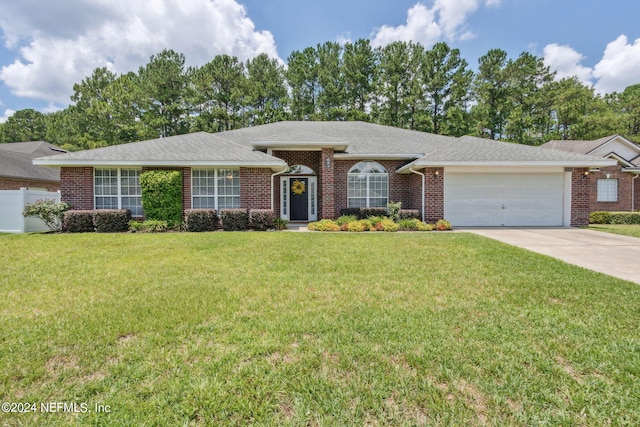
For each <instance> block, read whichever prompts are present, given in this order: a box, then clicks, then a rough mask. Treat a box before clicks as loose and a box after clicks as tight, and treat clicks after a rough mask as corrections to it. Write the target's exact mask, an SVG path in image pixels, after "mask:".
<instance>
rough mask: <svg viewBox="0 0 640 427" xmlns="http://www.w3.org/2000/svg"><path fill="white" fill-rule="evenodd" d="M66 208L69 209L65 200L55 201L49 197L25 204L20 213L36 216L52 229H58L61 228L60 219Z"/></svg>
mask: <svg viewBox="0 0 640 427" xmlns="http://www.w3.org/2000/svg"><path fill="white" fill-rule="evenodd" d="M67 210H69V205H68V204H67V203H65V202H56V201H55V200H51V199H48V200H37V201H35V202H34V203H30V204H28V205H26V206H25V207H24V210H23V211H22V215H23V216H25V217H30V216H35V217H38V218H40V219H41V220H42V222H44V223H45V224H46V225H47V227H49V228H50V229H52V230H53V231H60V230H62V219H63V217H64V213H65V211H67Z"/></svg>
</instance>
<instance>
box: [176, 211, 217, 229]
mask: <svg viewBox="0 0 640 427" xmlns="http://www.w3.org/2000/svg"><path fill="white" fill-rule="evenodd" d="M219 225H220V221H219V220H218V214H217V213H216V211H215V209H187V210H186V211H184V226H185V229H186V230H187V231H191V232H202V231H214V230H216V229H217V228H218V227H219Z"/></svg>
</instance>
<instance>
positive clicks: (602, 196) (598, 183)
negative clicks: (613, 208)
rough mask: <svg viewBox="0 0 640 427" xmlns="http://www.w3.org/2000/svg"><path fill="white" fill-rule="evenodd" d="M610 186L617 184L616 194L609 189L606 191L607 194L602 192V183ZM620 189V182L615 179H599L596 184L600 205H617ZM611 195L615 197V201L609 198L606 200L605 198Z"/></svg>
mask: <svg viewBox="0 0 640 427" xmlns="http://www.w3.org/2000/svg"><path fill="white" fill-rule="evenodd" d="M605 181H606V184H607V185H609V184H614V183H615V187H616V188H615V192H613V191H611V189H609V188H607V189H606V194H603V193H605V191H600V182H603V183H605ZM618 188H619V183H618V180H617V179H615V178H598V180H597V182H596V193H597V194H596V201H597V202H598V203H607V202H610V203H615V202H618V201H619V197H618ZM610 194H613V196H614V197H615V199H609V198H605V196H609V195H610ZM603 199H604V200H603Z"/></svg>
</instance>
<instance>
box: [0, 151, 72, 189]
mask: <svg viewBox="0 0 640 427" xmlns="http://www.w3.org/2000/svg"><path fill="white" fill-rule="evenodd" d="M60 153H66V151H65V150H63V149H62V148H59V147H56V146H55V145H52V144H49V143H48V142H44V141H30V142H11V143H8V144H0V178H11V179H27V180H33V181H53V182H56V181H60V171H59V170H56V169H51V168H46V167H42V166H36V165H34V164H33V159H35V158H39V157H45V156H53V155H56V154H60Z"/></svg>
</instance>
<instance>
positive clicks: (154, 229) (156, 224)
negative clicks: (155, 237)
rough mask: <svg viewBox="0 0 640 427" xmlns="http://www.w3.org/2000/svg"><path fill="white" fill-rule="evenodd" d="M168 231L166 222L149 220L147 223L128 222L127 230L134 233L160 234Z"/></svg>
mask: <svg viewBox="0 0 640 427" xmlns="http://www.w3.org/2000/svg"><path fill="white" fill-rule="evenodd" d="M168 229H169V224H167V221H160V220H157V219H149V220H147V221H130V222H129V230H131V231H132V232H134V233H162V232H164V231H167V230H168Z"/></svg>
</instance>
